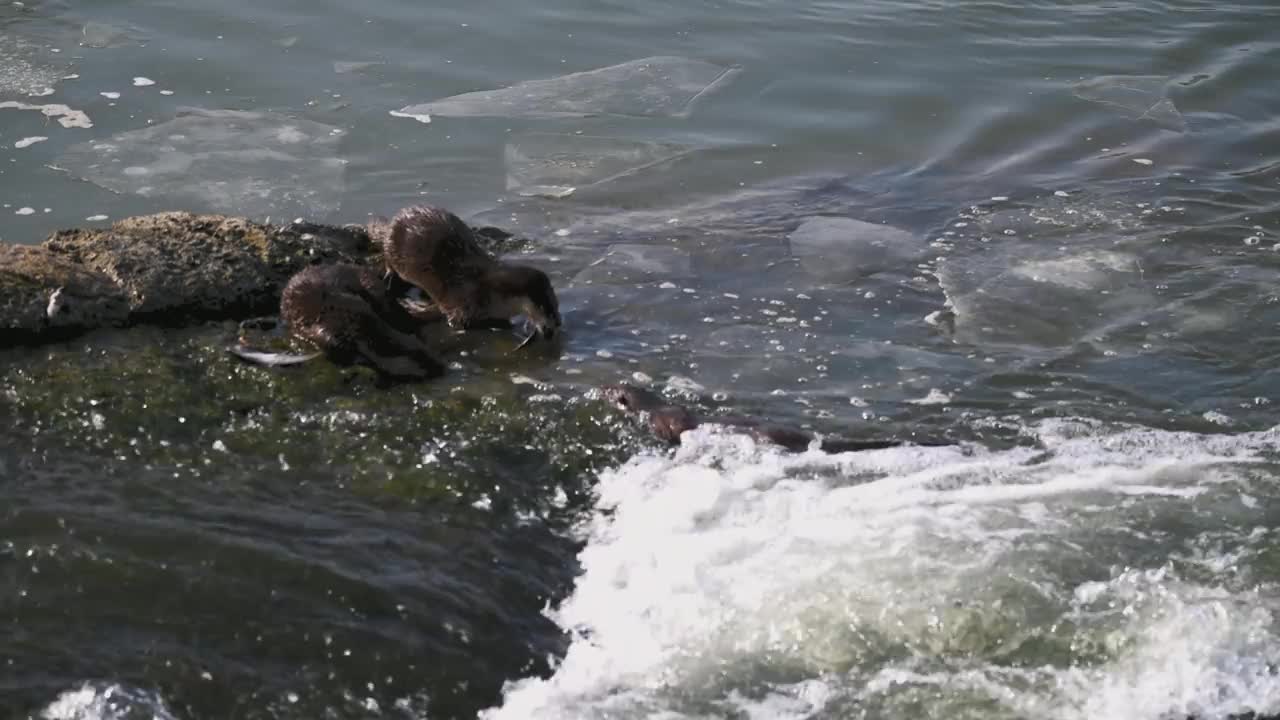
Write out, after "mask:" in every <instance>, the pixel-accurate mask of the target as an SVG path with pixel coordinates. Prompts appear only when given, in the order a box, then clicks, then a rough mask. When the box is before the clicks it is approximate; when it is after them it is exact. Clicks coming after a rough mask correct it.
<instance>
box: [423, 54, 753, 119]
mask: <svg viewBox="0 0 1280 720" xmlns="http://www.w3.org/2000/svg"><path fill="white" fill-rule="evenodd" d="M736 74H737V70H736V69H735V68H728V67H724V66H721V65H715V64H713V63H709V62H704V61H702V60H693V59H690V58H683V57H671V56H657V57H647V58H642V59H639V60H632V61H630V62H625V63H621V64H618V65H610V66H608V67H603V68H597V69H595V70H587V71H584V72H577V73H571V74H569V75H561V76H559V77H554V78H543V79H539V80H526V81H524V82H521V83H516V84H515V85H512V86H510V87H505V88H501V89H498V90H481V91H478V92H469V93H463V94H461V95H454V96H452V97H447V98H442V99H440V100H433V101H431V102H427V103H422V104H419V105H410V106H408V107H405V108H402V109H401V110H400V111H399V112H400V113H402V114H404V115H432V116H441V117H474V116H499V117H532V118H538V117H542V118H552V117H584V116H588V115H629V116H636V117H661V116H676V117H681V116H685V115H688V114H689V113H690V112H691V111H692V107H693V104H694V101H695V100H697V99H698V98H699V97H700V96H702V95H704V94H706V93H708V92H710V91H712V90H714V89H717V88H718V87H720V86H722V85H724V84H725V83H727V82H728V81H730V80H731V79H732V78H733V76H734V75H736Z"/></svg>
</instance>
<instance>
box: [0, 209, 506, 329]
mask: <svg viewBox="0 0 1280 720" xmlns="http://www.w3.org/2000/svg"><path fill="white" fill-rule="evenodd" d="M378 227H379V226H378V225H377V224H376V223H373V224H371V226H370V229H366V228H364V227H361V226H357V225H346V226H337V225H325V224H319V223H310V222H295V223H290V224H288V225H268V224H262V223H257V222H253V221H251V220H247V219H245V218H239V217H228V216H223V215H199V214H193V213H186V212H166V213H158V214H155V215H144V216H139V217H131V218H125V219H123V220H120V221H119V222H116V223H115V224H114V225H112V226H111V227H109V228H102V229H96V228H95V229H69V230H61V231H58V232H55V233H54V234H53V235H51V236H50V237H49V238H47V239H46V240H45V241H44V242H43V243H42V244H40V245H11V244H0V343H3V344H31V343H39V342H45V341H49V340H56V339H62V338H66V337H68V336H70V335H74V334H76V333H78V332H83V331H86V330H91V329H94V328H99V327H107V326H123V325H132V324H138V323H154V324H160V325H169V326H176V325H183V324H187V323H190V322H198V321H203V320H219V319H235V318H240V317H247V316H249V315H253V314H265V313H273V312H275V310H276V307H277V305H278V303H279V300H280V291H281V290H282V289H283V287H284V285H285V283H286V282H287V281H288V280H289V278H290V277H292V276H293V275H294V274H295V273H297V272H298V271H299V270H301V269H303V268H305V267H307V266H310V265H318V264H328V263H336V262H355V263H378V262H380V253H379V248H380V246H379V244H378ZM371 231H372V233H373V235H372V237H371V234H370V233H371ZM477 235H478V237H479V238H480V240H481V243H482V244H483V245H484V246H485V247H486V248H487V249H489V250H490V251H491V252H495V253H497V252H505V251H508V250H510V249H513V248H515V247H517V246H518V245H519V244H520V243H521V242H522V241H521V240H520V239H519V238H515V237H514V236H512V235H511V234H509V233H506V232H504V231H502V230H499V229H497V228H490V227H485V228H477Z"/></svg>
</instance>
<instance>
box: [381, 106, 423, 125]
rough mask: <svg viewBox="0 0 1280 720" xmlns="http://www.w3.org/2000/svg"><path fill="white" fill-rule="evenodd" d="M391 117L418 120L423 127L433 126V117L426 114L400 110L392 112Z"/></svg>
mask: <svg viewBox="0 0 1280 720" xmlns="http://www.w3.org/2000/svg"><path fill="white" fill-rule="evenodd" d="M405 109H406V110H407V109H408V108H405ZM391 117H400V118H409V119H410V120H417V121H418V122H420V123H422V124H423V125H430V124H431V116H430V115H428V114H426V113H411V112H403V111H400V110H392V111H391Z"/></svg>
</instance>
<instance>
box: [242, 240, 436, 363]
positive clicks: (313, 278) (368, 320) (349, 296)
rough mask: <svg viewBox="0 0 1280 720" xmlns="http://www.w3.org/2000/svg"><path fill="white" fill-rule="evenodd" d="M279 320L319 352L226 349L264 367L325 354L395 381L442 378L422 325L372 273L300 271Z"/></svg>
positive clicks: (341, 268) (344, 268) (332, 268)
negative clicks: (361, 365)
mask: <svg viewBox="0 0 1280 720" xmlns="http://www.w3.org/2000/svg"><path fill="white" fill-rule="evenodd" d="M280 319H281V320H282V321H283V322H284V324H285V326H286V327H287V329H288V332H289V334H290V335H292V336H294V337H296V338H298V339H301V340H305V341H307V342H309V343H311V344H313V345H315V346H316V347H317V348H319V349H320V352H318V353H314V354H311V355H288V354H280V353H262V352H257V351H254V350H251V349H249V348H246V347H244V346H243V345H239V346H234V347H232V348H229V349H230V350H231V352H232V353H233V354H235V355H236V356H238V357H240V358H242V359H244V360H247V361H249V362H254V363H258V364H262V365H273V366H280V365H293V364H299V363H303V362H307V361H309V360H312V359H314V358H317V357H319V356H321V355H325V356H327V357H329V359H330V360H332V361H333V362H335V363H338V364H340V365H350V364H357V363H358V364H364V365H368V366H370V367H372V368H373V369H374V370H376V371H377V372H378V373H380V374H382V375H383V376H385V377H387V378H392V379H398V380H425V379H430V378H434V377H439V376H440V375H443V374H444V370H445V366H444V363H442V362H441V361H440V360H439V359H437V358H436V356H435V355H434V354H433V353H432V352H431V351H430V350H429V349H428V348H427V345H426V343H425V342H424V341H423V340H422V338H421V337H419V336H418V334H417V331H418V329H419V328H420V327H421V326H422V320H421V319H419V318H416V317H414V315H413V314H412V313H410V312H409V311H408V310H406V309H405V308H404V307H403V306H401V305H400V303H399V302H397V301H396V299H395V298H393V297H391V295H390V294H389V293H388V292H387V288H386V285H385V284H384V282H383V279H382V276H381V274H380V273H379V272H378V271H377V270H376V269H374V268H369V267H364V266H360V265H352V264H347V263H338V264H334V265H313V266H311V267H309V268H306V269H305V270H302V271H301V272H299V273H298V274H296V275H294V276H293V277H292V278H290V279H289V282H288V284H287V285H285V288H284V292H283V293H282V294H281V297H280Z"/></svg>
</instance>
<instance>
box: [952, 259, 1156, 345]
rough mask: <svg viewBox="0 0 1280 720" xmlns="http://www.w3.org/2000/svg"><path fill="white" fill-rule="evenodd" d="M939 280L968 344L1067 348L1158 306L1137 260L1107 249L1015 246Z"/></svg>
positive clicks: (956, 264) (966, 262) (956, 262)
mask: <svg viewBox="0 0 1280 720" xmlns="http://www.w3.org/2000/svg"><path fill="white" fill-rule="evenodd" d="M938 279H939V282H940V283H941V284H942V287H943V290H945V291H946V294H947V298H948V300H949V302H950V304H951V307H952V310H953V312H954V313H955V318H956V319H955V329H956V337H957V339H960V340H961V341H963V342H976V343H982V344H987V343H1004V342H1011V343H1016V344H1023V343H1026V344H1032V345H1040V346H1045V347H1058V346H1066V345H1070V344H1073V343H1075V342H1077V341H1079V340H1081V339H1083V338H1084V337H1086V336H1087V335H1089V334H1090V333H1091V332H1092V331H1094V330H1096V329H1097V328H1099V327H1102V326H1103V325H1105V324H1106V323H1107V322H1109V321H1110V320H1112V319H1114V318H1116V317H1118V316H1121V315H1124V314H1125V313H1128V312H1130V311H1134V310H1137V309H1142V308H1148V307H1150V306H1151V304H1152V302H1153V298H1152V297H1151V295H1150V294H1149V293H1148V292H1147V291H1146V290H1145V289H1144V287H1143V286H1142V284H1141V283H1140V282H1139V280H1140V271H1139V261H1138V259H1137V257H1135V256H1133V255H1130V254H1127V253H1122V252H1114V251H1110V250H1102V249H1086V248H1072V247H1068V248H1065V249H1057V248H1054V249H1042V248H1037V247H1035V246H1031V245H1028V244H1026V243H1022V244H1019V243H1017V242H1008V243H1005V244H1003V245H1000V246H997V247H994V248H991V251H990V252H986V253H972V254H962V255H955V256H949V257H947V258H946V259H945V260H944V261H943V262H942V263H941V265H940V266H939V268H938Z"/></svg>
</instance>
